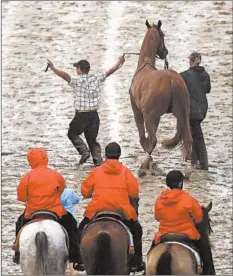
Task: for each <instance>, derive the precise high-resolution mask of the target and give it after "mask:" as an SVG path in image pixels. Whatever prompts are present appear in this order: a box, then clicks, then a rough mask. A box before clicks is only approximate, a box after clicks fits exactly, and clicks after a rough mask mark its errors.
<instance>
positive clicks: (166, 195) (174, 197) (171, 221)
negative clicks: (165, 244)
mask: <svg viewBox="0 0 233 276" xmlns="http://www.w3.org/2000/svg"><path fill="white" fill-rule="evenodd" d="M183 180H184V175H183V174H182V172H181V171H178V170H173V171H170V172H169V173H168V174H167V176H166V184H167V186H168V187H169V188H170V189H166V190H165V191H163V192H162V193H161V194H160V196H159V197H158V198H157V200H156V202H155V208H154V215H155V219H156V220H157V221H158V222H159V231H158V232H157V233H156V234H155V237H154V241H153V242H152V247H153V246H156V245H158V244H159V243H160V242H161V236H163V235H166V234H169V233H173V234H184V235H186V236H187V237H188V238H189V239H190V240H193V243H194V244H195V245H196V246H197V247H198V249H199V250H200V255H201V258H202V261H203V272H204V275H214V274H215V270H214V265H213V259H212V253H211V250H210V246H209V244H208V243H207V241H205V244H204V243H203V241H202V239H201V236H200V233H199V231H198V230H197V228H196V225H198V224H199V223H200V222H201V221H202V217H203V215H202V208H201V206H200V204H199V203H198V201H197V200H196V199H195V198H193V197H192V196H191V195H190V194H188V193H187V192H185V191H184V190H183ZM206 252H208V256H207V253H206Z"/></svg>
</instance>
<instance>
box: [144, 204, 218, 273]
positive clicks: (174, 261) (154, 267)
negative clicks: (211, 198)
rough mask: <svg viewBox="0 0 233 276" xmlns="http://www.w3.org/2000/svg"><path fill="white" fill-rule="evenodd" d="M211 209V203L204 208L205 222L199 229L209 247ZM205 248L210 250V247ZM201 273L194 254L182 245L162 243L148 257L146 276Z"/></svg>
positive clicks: (203, 241)
mask: <svg viewBox="0 0 233 276" xmlns="http://www.w3.org/2000/svg"><path fill="white" fill-rule="evenodd" d="M211 208H212V203H211V202H210V204H209V205H208V206H207V207H202V212H203V220H202V222H201V223H200V225H199V226H198V227H197V228H198V230H199V232H200V235H201V239H202V243H203V244H206V243H207V244H208V245H209V238H208V236H209V235H210V233H211V232H212V229H211V226H210V218H209V215H208V213H209V211H210V210H211ZM205 248H207V249H208V246H207V247H205ZM209 254H211V252H210V253H209ZM211 258H212V255H211ZM199 272H200V268H199V267H198V264H197V260H196V258H195V256H194V254H193V252H192V251H191V250H190V249H188V248H186V247H184V246H183V245H180V244H176V243H161V244H159V245H157V246H156V247H154V248H152V249H151V250H150V251H149V253H148V255H147V264H146V275H198V274H199ZM207 274H209V273H207ZM211 274H213V273H211Z"/></svg>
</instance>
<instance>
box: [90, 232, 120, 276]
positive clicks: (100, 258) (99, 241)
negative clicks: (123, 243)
mask: <svg viewBox="0 0 233 276" xmlns="http://www.w3.org/2000/svg"><path fill="white" fill-rule="evenodd" d="M94 254H95V256H94V258H93V260H95V263H94V266H93V273H92V274H93V275H101V274H102V275H112V274H113V271H114V267H115V263H114V262H113V258H112V252H111V237H110V235H109V233H107V232H102V233H100V234H99V235H98V236H97V238H96V250H95V253H94Z"/></svg>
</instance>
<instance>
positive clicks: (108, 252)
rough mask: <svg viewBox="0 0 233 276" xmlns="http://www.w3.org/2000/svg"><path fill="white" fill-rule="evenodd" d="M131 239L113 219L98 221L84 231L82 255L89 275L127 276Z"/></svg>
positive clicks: (123, 228)
mask: <svg viewBox="0 0 233 276" xmlns="http://www.w3.org/2000/svg"><path fill="white" fill-rule="evenodd" d="M129 248H130V238H129V234H128V233H127V231H126V229H125V227H124V226H122V225H121V224H120V223H119V222H117V221H116V220H112V219H107V220H106V219H104V220H96V221H94V222H92V223H91V224H90V225H88V226H87V228H86V229H85V230H84V233H83V235H82V239H81V254H82V258H83V262H84V267H85V270H86V273H87V274H88V275H127V274H129V266H128V262H129V259H130V255H129Z"/></svg>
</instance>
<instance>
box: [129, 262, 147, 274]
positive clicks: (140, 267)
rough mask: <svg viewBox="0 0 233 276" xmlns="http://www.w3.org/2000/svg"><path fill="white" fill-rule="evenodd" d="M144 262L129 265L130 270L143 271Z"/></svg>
mask: <svg viewBox="0 0 233 276" xmlns="http://www.w3.org/2000/svg"><path fill="white" fill-rule="evenodd" d="M145 267H146V266H145V262H141V263H140V264H133V265H130V272H141V271H145Z"/></svg>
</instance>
